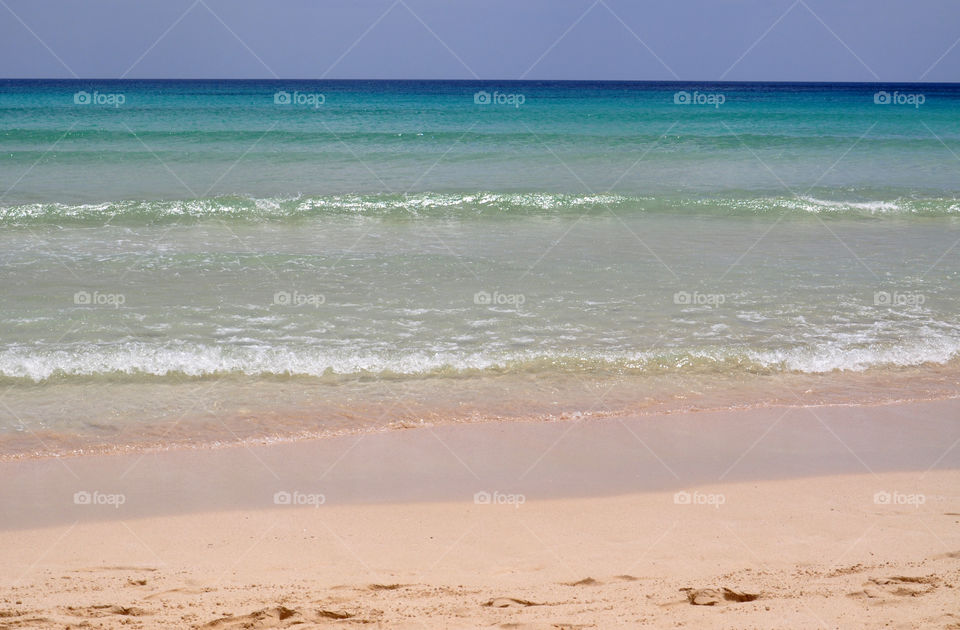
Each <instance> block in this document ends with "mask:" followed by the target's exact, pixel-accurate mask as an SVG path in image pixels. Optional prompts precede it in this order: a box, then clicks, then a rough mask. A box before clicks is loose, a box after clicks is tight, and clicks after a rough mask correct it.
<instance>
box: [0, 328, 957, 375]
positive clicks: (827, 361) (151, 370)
mask: <svg viewBox="0 0 960 630" xmlns="http://www.w3.org/2000/svg"><path fill="white" fill-rule="evenodd" d="M958 356H960V339H956V338H952V337H946V336H942V337H932V338H928V339H924V340H920V341H916V342H913V343H908V344H901V345H895V346H882V345H876V344H875V345H866V346H852V345H850V346H844V345H840V344H836V343H832V344H822V345H819V346H817V347H797V348H789V349H781V350H762V351H761V350H741V351H732V350H729V349H722V348H721V349H713V350H691V351H682V350H677V351H675V352H671V353H653V352H644V353H625V352H587V353H583V354H579V355H558V354H543V353H539V354H537V353H515V354H509V355H499V356H492V355H485V354H481V353H456V352H442V353H430V352H410V353H407V354H400V355H387V354H375V353H365V354H364V353H350V352H336V351H326V350H322V349H310V348H303V347H263V346H255V347H253V346H228V345H223V346H207V345H199V344H176V345H170V344H168V345H153V344H148V343H143V342H136V343H127V344H123V345H120V346H98V345H90V344H87V345H83V346H74V347H71V348H70V349H60V350H36V349H31V348H24V347H18V348H12V349H8V350H5V351H3V352H0V376H4V377H7V378H22V379H29V380H32V381H34V382H43V381H46V380H48V379H51V378H54V377H58V376H67V377H77V376H80V377H87V376H103V375H149V376H157V377H163V376H168V375H174V374H176V375H183V376H188V377H202V376H211V375H218V374H229V373H235V374H244V375H249V376H266V375H278V376H324V375H357V374H362V373H368V374H369V373H372V374H396V375H409V376H414V375H426V374H429V373H431V372H436V371H440V370H452V371H456V372H463V371H473V370H502V369H507V368H510V369H520V370H523V369H524V366H528V367H530V368H531V369H564V367H566V368H567V369H574V370H595V369H603V368H604V367H622V368H625V369H631V370H647V369H652V370H657V371H662V370H685V369H711V367H712V368H714V369H716V368H720V369H726V368H724V365H728V367H729V368H730V369H735V366H738V365H739V366H748V365H751V364H752V365H754V366H758V367H762V368H766V369H773V370H789V371H797V372H806V373H825V372H831V371H834V370H848V371H862V370H865V369H868V368H873V367H881V366H916V365H921V364H924V363H939V364H943V363H946V362H948V361H950V360H952V359H955V358H957V357H958Z"/></svg>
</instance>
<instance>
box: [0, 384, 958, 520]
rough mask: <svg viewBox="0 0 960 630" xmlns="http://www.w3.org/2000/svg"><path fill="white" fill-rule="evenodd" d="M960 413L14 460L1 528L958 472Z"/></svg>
mask: <svg viewBox="0 0 960 630" xmlns="http://www.w3.org/2000/svg"><path fill="white" fill-rule="evenodd" d="M958 417H960V398H952V399H945V400H939V401H925V402H908V403H900V404H887V405H876V406H860V405H857V406H850V407H848V406H828V407H762V408H753V409H745V410H737V411H729V410H727V411H704V412H696V413H677V414H667V415H660V416H632V417H608V418H591V417H583V418H579V419H571V420H566V421H555V422H518V421H505V422H480V423H472V424H449V425H436V426H423V427H418V428H416V429H413V430H387V431H379V432H373V433H360V434H352V435H345V436H338V437H330V438H325V439H315V440H294V441H289V442H276V443H268V444H261V443H256V444H240V445H229V447H223V448H213V449H208V448H201V449H170V450H161V451H140V452H133V453H113V454H103V455H86V456H78V457H70V458H35V459H23V460H17V461H5V462H0V471H2V472H3V474H2V478H3V481H2V482H0V505H3V506H5V507H6V510H5V511H6V512H7V513H6V514H4V515H3V517H4V518H3V519H2V523H3V525H2V526H3V527H4V528H8V529H9V528H15V527H17V526H18V525H19V526H26V527H32V526H38V525H40V524H42V523H48V524H49V523H55V522H58V521H61V522H65V521H70V520H75V519H76V520H81V521H82V520H96V519H97V518H104V519H118V518H139V517H144V516H158V515H162V514H175V513H184V512H185V513H191V512H203V511H218V510H224V509H235V508H243V509H258V508H265V507H271V506H272V497H273V495H274V493H276V492H280V491H287V492H293V491H300V492H304V493H314V494H323V495H324V496H325V497H326V498H327V499H328V504H337V503H351V504H353V503H384V502H391V503H397V502H399V503H406V502H435V501H449V500H452V501H462V500H466V499H468V498H470V497H471V496H472V495H473V493H474V492H478V491H489V492H493V491H500V492H505V493H524V494H525V495H527V496H529V497H530V498H531V499H534V498H537V499H550V498H564V497H567V498H569V497H583V496H611V495H618V494H630V493H636V492H652V491H661V490H668V489H674V490H678V489H682V488H683V487H684V485H697V484H702V483H720V482H736V481H762V480H778V479H791V478H794V479H796V478H805V477H810V476H822V475H831V474H856V473H866V472H871V473H882V472H903V471H915V472H923V471H925V470H929V469H934V468H937V467H939V468H958V469H960V448H954V447H957V445H958V443H960V423H957V422H956V420H955V418H958ZM21 480H28V481H29V483H27V484H26V485H21V484H20V483H19V482H20V481H21ZM80 491H86V492H94V491H99V492H102V493H112V494H124V495H125V496H126V497H128V499H127V500H126V502H125V504H124V505H123V508H122V510H114V509H112V508H111V509H107V510H100V509H97V508H96V507H95V506H77V505H75V504H74V503H73V502H72V500H71V497H72V496H73V493H75V492H80ZM156 497H160V498H162V499H163V501H162V502H157V501H155V500H154V498H156ZM52 498H56V500H55V501H51V499H52ZM148 499H149V500H148ZM14 508H15V509H14ZM78 508H79V509H78ZM83 508H90V509H83Z"/></svg>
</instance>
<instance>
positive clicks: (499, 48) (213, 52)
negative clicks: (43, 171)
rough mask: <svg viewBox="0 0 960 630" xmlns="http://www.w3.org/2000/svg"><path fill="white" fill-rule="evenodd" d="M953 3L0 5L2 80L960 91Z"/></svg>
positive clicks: (331, 0) (958, 25) (163, 1)
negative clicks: (855, 86)
mask: <svg viewBox="0 0 960 630" xmlns="http://www.w3.org/2000/svg"><path fill="white" fill-rule="evenodd" d="M958 39H960V2H958V1H957V0H903V1H888V0H658V1H655V2H654V1H649V2H648V1H643V0H596V1H595V0H396V1H395V0H0V77H14V78H24V77H51V78H52V77H57V78H71V77H74V76H79V77H84V78H119V77H129V78H155V77H164V78H274V77H279V78H321V77H327V78H390V79H392V78H426V79H440V78H446V79H473V78H477V77H479V78H481V79H519V78H531V79H638V80H670V79H677V78H679V79H684V80H720V79H729V80H781V81H805V80H809V81H877V80H880V81H960V44H958V43H957V42H958Z"/></svg>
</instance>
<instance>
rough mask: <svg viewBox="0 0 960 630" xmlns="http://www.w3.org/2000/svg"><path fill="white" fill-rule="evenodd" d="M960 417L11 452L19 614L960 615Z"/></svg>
mask: <svg viewBox="0 0 960 630" xmlns="http://www.w3.org/2000/svg"><path fill="white" fill-rule="evenodd" d="M958 417H960V399H951V400H946V401H934V402H924V403H906V404H900V405H882V406H877V407H839V406H832V407H829V408H816V409H811V408H786V409H753V410H745V411H738V412H705V413H694V414H679V415H671V416H661V417H659V418H650V417H631V418H608V419H603V420H586V421H570V422H555V423H519V422H505V423H499V424H494V423H482V424H475V425H447V426H438V427H424V428H422V429H419V430H414V431H389V432H385V433H380V434H367V435H361V436H348V437H343V438H331V439H328V440H315V441H304V442H297V443H291V444H273V445H257V446H247V447H245V448H230V449H213V450H203V451H167V452H158V453H139V454H126V455H104V456H89V457H77V458H61V459H38V460H28V461H21V462H5V463H0V510H2V512H0V563H2V564H3V565H4V566H5V567H7V569H8V570H7V571H4V572H3V574H2V575H0V614H2V617H0V627H6V628H11V629H13V628H17V629H19V628H34V627H53V626H57V627H72V626H74V625H78V624H83V623H91V624H101V625H103V626H104V627H110V628H113V627H116V628H121V627H138V628H150V629H152V628H157V629H166V628H209V629H214V628H216V629H220V630H229V629H231V628H283V627H297V628H314V627H315V628H320V627H326V624H329V623H338V622H339V623H372V624H379V625H380V626H385V627H391V628H393V627H397V628H422V627H425V626H434V627H452V628H462V627H478V626H489V627H512V628H523V629H541V628H542V629H546V628H558V627H559V628H587V627H604V628H605V627H644V626H649V627H666V626H675V625H681V626H689V627H698V628H707V629H708V630H712V629H721V628H730V629H732V628H741V627H745V626H749V627H791V628H821V627H824V626H827V627H844V628H846V627H850V628H854V627H882V626H885V625H890V626H891V627H911V628H914V627H921V628H940V629H942V628H950V627H955V626H956V624H958V623H960V614H958V611H956V607H955V603H956V601H957V591H956V589H957V588H958V585H960V493H958V490H957V488H960V423H958V422H957V421H956V419H957V418H958ZM77 493H81V495H80V496H82V497H86V499H85V500H81V501H80V502H78V501H77V496H78V495H77ZM278 497H279V500H278ZM725 589H726V590H725ZM694 604H695V605H694ZM130 624H133V625H132V626H131V625H130Z"/></svg>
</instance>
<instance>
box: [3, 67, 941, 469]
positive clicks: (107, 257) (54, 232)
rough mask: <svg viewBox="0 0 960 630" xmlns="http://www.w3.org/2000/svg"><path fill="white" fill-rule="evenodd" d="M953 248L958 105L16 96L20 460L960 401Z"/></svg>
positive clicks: (9, 212) (861, 97)
mask: <svg viewBox="0 0 960 630" xmlns="http://www.w3.org/2000/svg"><path fill="white" fill-rule="evenodd" d="M481 91H482V92H483V93H486V94H487V95H489V99H490V102H485V99H486V97H485V96H484V95H483V94H481V95H480V96H477V93H478V92H481ZM883 95H887V96H883ZM917 95H919V96H922V99H918V98H917ZM287 97H289V102H288V101H287ZM888 97H889V100H890V101H892V102H889V103H886V102H885V99H887V98H888ZM685 99H688V100H691V101H694V102H690V103H684V102H683V101H684V100H685ZM88 100H89V101H90V102H87V101H88ZM921 100H922V102H918V101H921ZM678 101H679V102H678ZM876 101H880V102H876ZM958 241H960V87H957V86H948V85H922V86H920V85H918V86H905V85H898V86H872V85H832V86H825V85H789V84H726V85H725V84H708V85H689V84H644V83H640V84H629V83H606V84H605V83H543V82H530V83H517V82H504V83H488V84H481V83H474V82H344V81H334V82H320V83H316V82H314V83H308V82H302V83H297V82H149V81H134V82H109V81H108V82H78V81H70V82H67V81H63V82H60V81H48V82H12V81H3V82H0V290H2V298H0V384H2V385H3V386H5V387H7V388H8V389H7V398H6V403H7V407H6V408H2V409H0V420H3V421H4V422H5V424H3V427H5V428H3V429H0V433H4V432H5V433H4V434H5V435H7V437H8V439H9V440H10V441H11V442H10V443H11V444H15V445H16V446H15V447H9V448H8V450H10V449H12V450H15V451H16V450H17V449H21V450H22V449H24V448H33V449H38V448H39V447H37V446H36V445H29V440H28V439H27V438H30V437H37V436H43V437H44V441H45V442H50V443H56V444H58V445H59V444H64V445H67V446H65V447H64V448H67V447H69V446H71V445H73V446H76V445H77V444H111V443H120V442H123V443H126V442H131V443H137V442H139V441H143V440H146V439H147V438H146V437H144V436H153V437H155V438H156V436H166V435H167V433H165V431H166V430H167V429H169V428H170V427H171V426H172V423H177V424H178V426H180V428H184V430H185V431H186V432H185V433H184V434H183V435H182V436H181V437H183V438H184V439H188V438H189V437H190V436H191V435H192V436H198V435H202V436H204V438H203V439H209V440H213V441H216V440H229V439H231V438H233V437H237V436H238V435H240V436H241V437H244V436H246V435H262V434H271V435H274V434H277V435H281V434H282V435H288V434H289V435H292V434H307V433H310V434H313V433H318V432H323V431H324V430H328V429H330V430H334V429H335V430H338V431H339V430H349V429H351V428H352V427H355V426H359V427H364V428H369V427H380V426H385V425H387V424H388V423H390V422H395V421H403V422H407V421H410V420H422V419H424V418H434V419H437V418H440V419H442V418H443V417H447V416H455V415H456V416H458V417H460V416H462V417H464V418H466V417H469V418H472V419H483V418H487V417H503V416H505V415H516V416H525V415H536V416H541V415H544V414H552V413H554V412H556V413H577V412H580V413H589V412H603V413H616V412H621V411H624V410H636V409H639V408H656V409H660V408H686V406H688V405H689V404H691V403H690V402H689V401H690V399H691V398H695V399H696V400H697V401H698V402H696V405H699V406H702V407H713V406H737V405H746V404H757V403H763V402H770V401H773V400H774V399H776V400H777V401H781V399H780V398H779V397H778V396H779V394H778V395H777V396H772V395H771V394H770V392H771V391H773V390H774V389H777V388H787V389H789V390H790V391H794V389H797V388H799V389H797V391H798V392H799V393H801V394H802V393H803V392H807V391H813V392H814V393H815V394H816V395H817V396H818V398H817V402H850V401H863V400H876V399H880V398H882V397H883V396H884V395H885V393H889V392H892V391H895V392H896V396H897V397H901V398H903V397H911V396H913V397H932V396H945V395H955V394H956V391H957V384H958V379H957V371H956V367H957V356H958V352H960V288H958V287H960V284H958V280H960V246H958V245H957V242H958ZM584 383H585V384H586V385H583V384H584ZM838 383H839V385H838ZM571 384H573V385H571ZM584 387H586V389H584ZM198 391H199V392H201V393H197V392H198ZM611 391H613V392H615V393H614V394H612V395H607V394H603V395H602V396H601V395H600V393H601V392H611ZM731 392H734V393H731ZM390 400H402V401H403V404H402V405H401V408H400V409H395V410H393V411H390V410H389V409H388V408H387V406H388V402H389V401H390ZM786 400H790V398H789V397H788V398H786ZM678 401H680V402H678ZM781 402H782V401H781ZM278 410H280V411H278ZM458 414H459V415H458ZM185 417H186V418H187V420H188V421H183V422H181V419H183V418H185ZM224 418H239V419H242V420H243V422H245V423H247V424H251V423H252V424H254V425H256V426H255V427H254V428H250V429H249V431H246V430H241V429H239V428H238V426H239V425H232V424H231V425H230V426H231V429H230V430H229V432H228V433H226V434H225V433H223V432H220V433H218V432H217V431H216V430H214V426H215V425H218V424H220V423H222V422H223V419H224ZM238 422H240V420H238ZM244 426H246V425H244ZM163 427H167V429H164V428H163ZM187 429H189V430H187ZM191 432H192V433H191ZM157 439H158V440H159V441H163V439H162V438H157ZM25 445H28V446H25ZM58 448H59V447H58ZM41 450H42V449H41ZM53 450H56V449H53Z"/></svg>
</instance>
